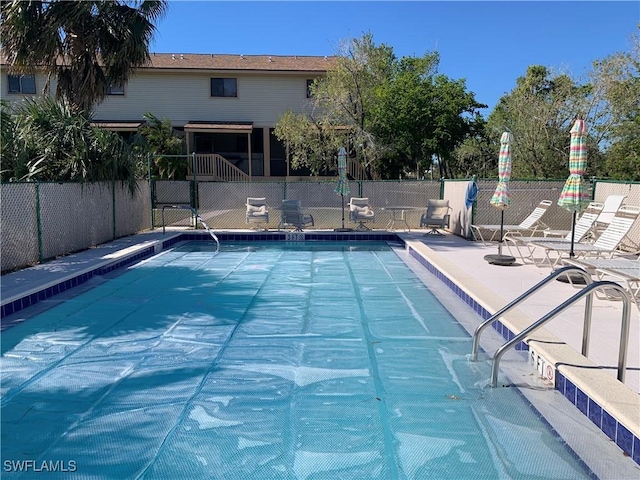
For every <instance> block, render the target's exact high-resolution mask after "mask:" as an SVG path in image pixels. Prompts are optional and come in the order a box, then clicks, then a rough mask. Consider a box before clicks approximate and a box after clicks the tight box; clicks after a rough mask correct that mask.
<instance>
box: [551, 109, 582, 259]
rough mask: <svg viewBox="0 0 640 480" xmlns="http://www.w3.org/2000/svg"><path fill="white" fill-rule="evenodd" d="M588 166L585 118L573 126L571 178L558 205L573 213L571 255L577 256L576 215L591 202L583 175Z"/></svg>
mask: <svg viewBox="0 0 640 480" xmlns="http://www.w3.org/2000/svg"><path fill="white" fill-rule="evenodd" d="M586 168H587V137H586V127H585V124H584V120H581V119H577V120H576V121H575V122H574V124H573V127H572V128H571V143H570V149H569V178H567V181H566V182H565V184H564V187H563V188H562V192H561V193H560V198H559V199H558V205H559V206H561V207H563V208H566V209H567V210H569V211H570V212H572V213H573V215H572V224H571V249H570V250H569V257H573V256H575V253H574V252H573V246H574V243H575V233H576V232H575V229H576V216H577V214H578V212H581V211H582V210H583V209H584V208H585V207H586V206H587V205H588V203H589V195H588V192H587V186H586V185H585V182H584V179H583V178H582V176H583V175H584V172H585V170H586Z"/></svg>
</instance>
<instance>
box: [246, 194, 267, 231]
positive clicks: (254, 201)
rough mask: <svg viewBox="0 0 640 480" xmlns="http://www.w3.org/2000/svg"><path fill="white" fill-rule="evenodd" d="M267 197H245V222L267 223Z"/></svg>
mask: <svg viewBox="0 0 640 480" xmlns="http://www.w3.org/2000/svg"><path fill="white" fill-rule="evenodd" d="M266 201H267V199H266V198H264V197H262V198H255V197H248V198H247V203H246V205H247V217H246V222H247V224H250V223H256V224H258V226H259V225H261V224H267V223H269V211H268V210H267V203H266Z"/></svg>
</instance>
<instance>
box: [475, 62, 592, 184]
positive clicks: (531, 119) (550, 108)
mask: <svg viewBox="0 0 640 480" xmlns="http://www.w3.org/2000/svg"><path fill="white" fill-rule="evenodd" d="M587 94H588V89H587V88H585V87H584V86H580V85H577V84H576V83H575V82H574V80H572V79H571V78H570V77H569V76H568V75H566V74H556V75H554V74H553V73H552V72H551V71H550V70H549V69H548V68H547V67H543V66H538V65H536V66H530V67H529V68H528V69H527V72H526V74H525V75H524V76H523V77H520V78H518V79H517V80H516V87H515V88H514V89H513V90H512V91H511V92H510V93H509V94H507V95H505V96H503V97H502V98H501V99H500V101H499V102H498V105H497V106H496V107H495V109H494V110H493V112H491V114H490V115H489V118H488V120H487V127H488V132H490V134H491V135H492V136H495V137H496V138H499V137H500V134H501V133H502V131H504V130H505V129H509V130H510V131H511V133H512V134H513V137H514V143H513V147H512V153H513V159H514V160H513V167H512V173H513V176H514V177H520V178H525V177H535V178H564V177H566V176H567V175H568V174H569V170H568V164H569V161H568V159H569V139H570V136H569V130H570V129H571V126H572V123H573V119H575V118H576V117H577V116H578V115H580V114H581V112H580V106H581V102H580V100H581V99H584V98H585V97H586V95H587ZM588 141H589V148H590V156H591V154H595V153H596V152H597V148H596V146H595V145H594V143H593V141H592V139H591V138H589V140H588ZM496 155H497V152H496Z"/></svg>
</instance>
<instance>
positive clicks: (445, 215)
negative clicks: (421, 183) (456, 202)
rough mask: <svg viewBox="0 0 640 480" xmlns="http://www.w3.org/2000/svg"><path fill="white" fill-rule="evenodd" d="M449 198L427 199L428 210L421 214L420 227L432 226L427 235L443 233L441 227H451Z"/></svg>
mask: <svg viewBox="0 0 640 480" xmlns="http://www.w3.org/2000/svg"><path fill="white" fill-rule="evenodd" d="M450 209H451V207H449V200H432V199H430V200H427V211H426V212H424V213H423V214H422V215H421V216H420V228H422V227H427V228H428V227H431V230H429V231H428V232H427V233H425V235H431V234H433V235H442V232H440V231H439V230H438V229H439V228H445V227H447V228H448V227H449V218H450V215H449V210H450Z"/></svg>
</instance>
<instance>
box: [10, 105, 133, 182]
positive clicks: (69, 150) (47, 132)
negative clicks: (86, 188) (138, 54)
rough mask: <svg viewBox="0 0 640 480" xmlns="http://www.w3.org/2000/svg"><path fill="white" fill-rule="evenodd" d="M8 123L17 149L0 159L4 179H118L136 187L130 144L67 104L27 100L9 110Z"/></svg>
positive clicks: (96, 180) (12, 140)
mask: <svg viewBox="0 0 640 480" xmlns="http://www.w3.org/2000/svg"><path fill="white" fill-rule="evenodd" d="M12 122H13V125H14V128H13V130H12V136H13V137H12V138H11V139H9V141H10V142H12V144H13V145H14V147H15V148H14V149H13V151H12V155H13V156H12V158H9V159H6V158H3V168H6V167H7V165H8V166H10V167H11V168H9V169H7V171H3V173H2V180H10V179H27V180H44V181H47V180H49V181H82V182H98V181H112V180H116V181H120V182H123V183H126V184H127V185H128V186H129V188H130V190H131V191H132V192H134V191H135V190H136V188H137V184H136V162H137V158H136V156H135V155H134V154H133V152H132V151H131V149H130V148H129V145H127V143H126V142H125V141H124V140H123V139H122V137H120V136H119V135H118V134H116V133H114V132H110V131H108V130H105V129H102V128H98V127H93V126H92V125H91V120H90V119H89V118H87V117H85V116H83V115H78V114H74V113H73V112H72V111H71V108H70V106H69V105H68V104H66V102H64V101H57V100H55V99H54V98H53V97H50V96H44V97H39V98H36V99H27V100H25V101H24V102H23V103H21V104H18V105H17V107H16V109H15V111H13V118H12ZM3 133H4V132H3ZM3 140H4V139H3ZM3 143H4V142H3Z"/></svg>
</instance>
